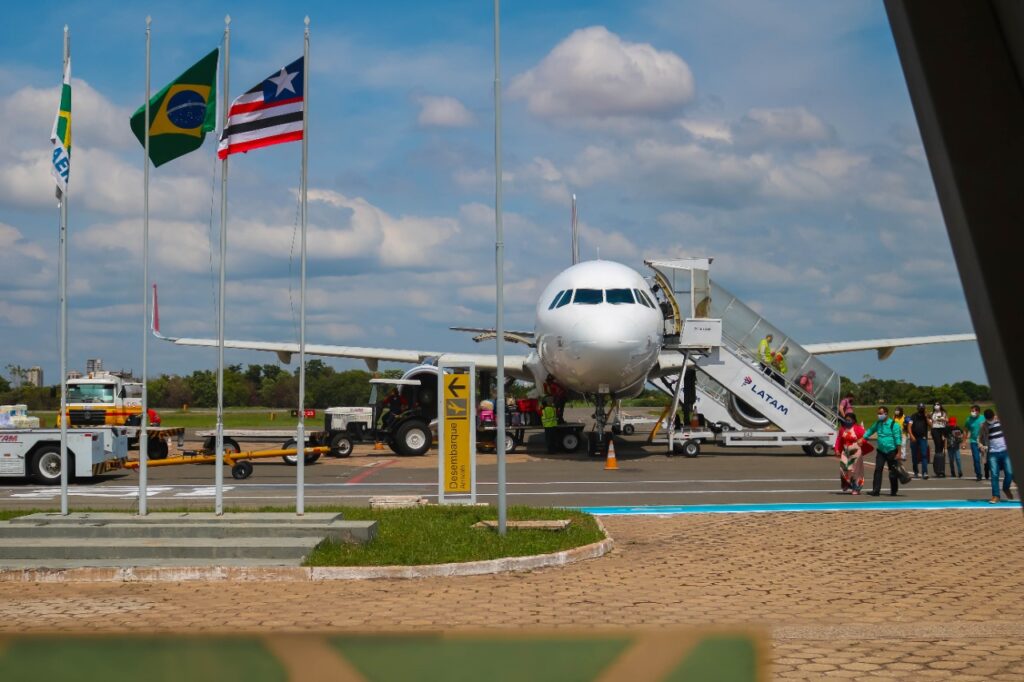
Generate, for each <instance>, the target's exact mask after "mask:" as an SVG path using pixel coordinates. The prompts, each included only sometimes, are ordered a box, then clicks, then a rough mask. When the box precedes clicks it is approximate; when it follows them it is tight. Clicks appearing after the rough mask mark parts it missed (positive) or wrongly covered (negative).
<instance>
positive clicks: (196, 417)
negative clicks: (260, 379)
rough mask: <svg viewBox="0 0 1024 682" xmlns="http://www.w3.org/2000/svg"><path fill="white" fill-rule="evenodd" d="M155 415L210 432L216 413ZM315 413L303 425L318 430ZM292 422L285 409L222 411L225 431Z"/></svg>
mask: <svg viewBox="0 0 1024 682" xmlns="http://www.w3.org/2000/svg"><path fill="white" fill-rule="evenodd" d="M157 412H158V413H159V414H160V419H161V425H162V426H166V427H168V428H171V427H179V426H181V427H185V428H187V429H207V428H208V429H212V428H214V425H215V424H216V422H217V413H216V411H215V410H212V409H206V408H202V409H192V410H189V411H188V412H183V411H182V410H162V409H157ZM316 414H317V416H316V417H313V418H312V419H307V420H306V423H307V424H309V425H310V426H316V427H317V428H319V427H320V425H321V424H322V423H323V413H322V412H321V411H320V410H317V413H316ZM271 415H273V418H271ZM32 416H33V417H39V422H40V424H41V425H43V426H52V425H53V424H54V423H55V422H56V419H57V413H56V412H46V411H39V412H33V413H32ZM295 422H296V419H295V418H294V417H292V416H291V410H289V409H285V408H281V409H270V408H268V407H253V408H232V409H229V410H224V428H226V429H291V428H294V427H295Z"/></svg>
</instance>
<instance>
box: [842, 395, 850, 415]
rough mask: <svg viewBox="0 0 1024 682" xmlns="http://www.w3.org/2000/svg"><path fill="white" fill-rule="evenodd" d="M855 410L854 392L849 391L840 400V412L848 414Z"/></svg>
mask: <svg viewBox="0 0 1024 682" xmlns="http://www.w3.org/2000/svg"><path fill="white" fill-rule="evenodd" d="M850 412H853V394H852V393H847V394H846V395H845V396H843V399H842V400H840V401H839V414H840V415H846V414H849V413H850Z"/></svg>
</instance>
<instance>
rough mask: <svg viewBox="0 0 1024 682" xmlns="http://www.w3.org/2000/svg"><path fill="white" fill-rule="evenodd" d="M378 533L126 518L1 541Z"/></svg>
mask: <svg viewBox="0 0 1024 682" xmlns="http://www.w3.org/2000/svg"><path fill="white" fill-rule="evenodd" d="M375 534H376V522H375V521H341V520H338V521H332V522H330V523H318V524H308V523H303V524H293V523H290V522H288V523H263V522H252V523H232V522H228V523H220V522H215V521H208V522H189V523H153V522H148V521H147V522H141V523H140V522H136V521H134V520H132V517H129V516H122V518H121V519H120V520H119V521H117V522H106V521H89V522H86V521H77V522H71V523H61V522H58V521H52V522H51V521H47V522H45V523H40V524H35V523H2V522H0V538H34V539H45V538H66V539H68V540H69V541H71V540H82V539H87V538H93V539H99V538H211V539H229V538H241V537H249V538H288V537H295V536H297V535H301V536H306V537H308V536H312V535H317V536H320V537H322V538H330V539H332V540H335V541H337V542H368V541H369V540H370V539H371V538H372V537H373V536H374V535H375Z"/></svg>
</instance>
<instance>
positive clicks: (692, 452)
mask: <svg viewBox="0 0 1024 682" xmlns="http://www.w3.org/2000/svg"><path fill="white" fill-rule="evenodd" d="M682 453H683V456H684V457H690V458H693V457H696V456H697V455H699V454H700V443H698V442H697V441H695V440H687V441H683V448H682Z"/></svg>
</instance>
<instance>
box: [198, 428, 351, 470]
mask: <svg viewBox="0 0 1024 682" xmlns="http://www.w3.org/2000/svg"><path fill="white" fill-rule="evenodd" d="M196 436H197V437H199V438H202V439H203V449H202V454H213V453H215V452H216V449H217V432H216V431H199V432H197V433H196ZM330 436H331V434H330V433H329V432H327V431H307V432H306V446H307V451H306V464H313V463H314V462H316V461H317V460H318V459H320V455H322V454H324V453H325V452H326V450H327V449H329V448H330ZM239 442H242V443H260V442H266V443H281V444H282V445H281V449H282V450H288V451H289V452H287V453H285V454H283V455H281V459H282V460H283V461H284V463H285V464H288V465H290V466H295V461H296V460H295V431H294V430H290V429H224V453H225V455H226V454H227V453H228V452H231V453H241V452H242V447H241V446H240V445H239ZM309 446H312V448H310V447H309ZM312 449H315V450H316V452H310V450H312ZM350 454H352V450H351V448H349V450H348V452H347V453H346V454H344V455H339V456H341V457H348V455H350Z"/></svg>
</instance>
